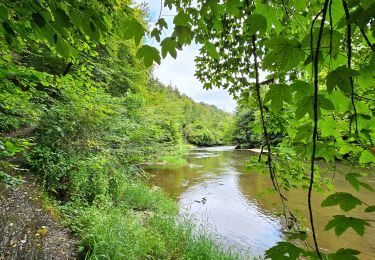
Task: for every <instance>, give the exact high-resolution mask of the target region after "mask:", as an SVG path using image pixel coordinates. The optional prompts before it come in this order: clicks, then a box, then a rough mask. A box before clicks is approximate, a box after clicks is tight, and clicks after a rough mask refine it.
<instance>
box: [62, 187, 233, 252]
mask: <svg viewBox="0 0 375 260" xmlns="http://www.w3.org/2000/svg"><path fill="white" fill-rule="evenodd" d="M120 194H121V195H120V197H121V199H120V201H121V203H117V205H114V204H113V203H94V205H91V206H87V205H83V204H82V202H79V201H76V202H72V203H70V204H69V205H66V206H64V209H63V211H64V213H65V215H66V219H67V220H68V222H69V224H70V226H71V227H72V229H73V230H74V231H75V232H76V233H77V234H78V235H79V236H80V237H81V247H80V249H81V250H80V251H81V253H82V257H84V258H86V259H240V255H236V254H232V253H229V252H225V251H224V250H223V249H222V248H220V246H218V245H216V244H215V243H214V242H213V241H214V239H213V237H211V236H210V235H204V232H200V231H197V228H196V227H195V225H194V224H193V223H192V222H191V221H188V220H186V219H182V220H177V218H176V213H177V209H178V208H177V204H176V202H175V201H173V200H172V199H170V198H168V197H167V196H166V195H165V194H164V193H163V192H162V191H159V190H157V191H154V190H152V189H150V188H149V187H148V186H146V185H145V184H143V183H142V182H129V183H124V184H123V187H122V191H121V192H120Z"/></svg>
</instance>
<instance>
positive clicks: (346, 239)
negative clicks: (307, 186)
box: [147, 146, 375, 259]
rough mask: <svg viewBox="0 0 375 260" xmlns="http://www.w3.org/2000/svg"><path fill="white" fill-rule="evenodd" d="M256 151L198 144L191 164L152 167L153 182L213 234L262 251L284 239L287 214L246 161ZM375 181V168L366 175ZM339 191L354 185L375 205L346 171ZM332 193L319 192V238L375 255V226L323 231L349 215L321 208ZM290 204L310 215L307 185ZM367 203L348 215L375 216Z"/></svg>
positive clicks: (330, 248)
mask: <svg viewBox="0 0 375 260" xmlns="http://www.w3.org/2000/svg"><path fill="white" fill-rule="evenodd" d="M250 156H257V155H256V154H255V153H252V152H251V151H243V150H242V151H239V150H234V149H233V147H229V146H223V147H210V148H194V149H192V150H190V152H189V153H188V154H187V156H186V159H187V162H188V164H187V165H185V166H183V167H180V168H175V169H171V168H168V167H160V166H158V167H155V168H150V169H148V170H147V171H148V172H150V173H151V174H152V175H153V177H152V178H151V179H150V182H151V184H152V185H156V186H159V187H161V188H163V190H164V191H165V192H166V193H168V194H169V195H170V196H172V197H173V198H175V199H176V200H177V201H178V203H179V205H180V214H187V215H189V216H192V217H193V218H194V219H195V221H197V223H199V224H200V225H203V226H204V227H205V228H206V229H207V230H209V231H210V232H212V233H213V234H218V235H219V236H220V237H221V239H222V241H224V244H225V245H226V246H227V247H229V248H235V249H238V250H241V251H245V252H248V253H249V254H251V255H253V256H261V255H263V254H264V252H265V250H267V249H268V248H270V247H272V246H273V245H275V244H276V243H277V242H278V241H282V240H284V239H285V238H284V235H283V232H282V230H283V223H284V222H283V218H282V217H280V216H278V215H277V214H276V213H277V212H278V209H280V199H279V197H278V196H277V195H276V194H266V195H264V196H262V197H259V196H258V194H259V193H261V192H263V191H265V190H266V189H267V188H269V187H271V182H270V179H269V177H268V176H265V175H261V174H257V173H256V172H254V171H252V170H251V169H246V168H245V167H244V165H245V163H246V161H247V160H248V159H249V157H250ZM362 181H366V182H367V183H369V184H370V185H372V187H375V174H374V173H370V175H369V176H368V177H364V178H362ZM335 190H336V191H348V192H351V193H352V194H353V195H355V196H357V197H359V198H360V199H361V200H363V201H365V202H366V203H368V204H370V205H375V196H374V195H375V193H374V192H370V191H367V190H363V189H361V190H360V192H356V191H355V190H353V189H352V188H351V186H350V185H349V184H348V183H347V182H346V181H345V180H344V179H343V178H342V177H341V176H336V178H335ZM326 196H327V194H321V193H314V194H313V207H314V217H315V225H316V226H317V234H318V240H319V244H320V246H321V247H322V250H323V251H325V252H334V251H336V250H337V249H339V248H341V247H344V248H353V249H357V250H359V251H361V254H360V255H359V258H360V259H375V235H374V228H373V227H369V228H367V229H366V233H365V235H364V236H363V237H360V236H358V235H357V234H356V233H355V232H354V231H353V230H351V229H349V230H348V231H346V232H345V233H344V234H343V235H341V236H340V237H336V235H335V234H334V231H333V230H330V231H327V232H323V230H324V226H325V225H326V223H327V222H328V221H329V220H330V219H331V217H332V216H333V215H340V214H342V215H344V214H345V213H344V212H343V211H341V210H340V209H339V208H338V207H329V208H321V207H320V203H321V201H322V200H323V199H324V198H325V197H326ZM287 197H288V199H289V202H288V205H289V207H290V208H292V209H295V210H298V211H299V212H300V214H301V215H302V216H305V217H306V221H307V217H308V211H307V205H306V198H307V191H302V190H298V191H297V190H295V191H291V192H289V193H288V194H287ZM364 208H365V207H362V206H359V207H357V208H356V209H354V210H352V211H351V212H349V213H347V214H346V215H350V214H352V215H353V216H355V217H358V218H364V219H375V214H374V213H364Z"/></svg>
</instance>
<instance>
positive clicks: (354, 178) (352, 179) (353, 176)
mask: <svg viewBox="0 0 375 260" xmlns="http://www.w3.org/2000/svg"><path fill="white" fill-rule="evenodd" d="M359 177H362V176H361V175H360V174H358V173H354V172H350V173H348V174H347V175H346V176H345V180H346V181H347V182H349V183H350V185H352V187H353V188H354V189H355V190H356V191H359V187H360V186H362V187H363V188H365V189H367V190H369V191H374V189H373V188H372V187H371V186H370V185H369V184H367V183H365V182H361V181H359V180H358V178H359Z"/></svg>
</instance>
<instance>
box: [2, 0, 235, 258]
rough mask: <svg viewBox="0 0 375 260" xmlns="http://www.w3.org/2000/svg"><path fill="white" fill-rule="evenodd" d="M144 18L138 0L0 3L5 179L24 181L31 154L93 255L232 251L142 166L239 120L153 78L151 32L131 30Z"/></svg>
mask: <svg viewBox="0 0 375 260" xmlns="http://www.w3.org/2000/svg"><path fill="white" fill-rule="evenodd" d="M143 17H144V14H143V11H142V10H140V9H132V8H131V7H130V1H119V2H117V3H111V2H105V1H104V2H103V1H83V2H82V1H58V2H57V1H33V0H29V1H3V2H2V3H0V22H1V26H0V55H1V57H0V85H1V87H0V132H1V135H0V138H1V139H0V158H1V159H4V160H2V161H1V165H0V167H1V168H0V170H1V171H0V181H5V182H7V183H8V184H13V183H19V182H21V181H22V180H21V179H19V178H14V176H13V175H14V174H15V173H16V174H19V172H18V171H17V170H18V168H17V167H16V163H17V162H16V161H15V160H18V163H22V164H23V165H22V166H23V168H26V169H27V170H28V173H30V174H33V175H35V176H36V178H37V181H38V182H39V183H40V184H41V186H42V187H43V189H44V191H46V192H48V194H49V195H50V197H51V198H53V199H55V200H56V203H57V204H58V208H59V209H60V210H61V212H62V215H63V216H64V219H65V221H66V222H67V223H68V224H69V225H71V227H72V228H73V230H74V231H75V232H77V234H79V235H80V236H81V238H82V245H83V248H82V250H83V251H82V253H85V254H87V256H88V257H93V258H97V257H99V256H100V257H104V256H106V257H109V258H114V259H117V258H119V257H126V258H132V257H148V256H153V257H155V258H179V257H188V258H189V256H190V257H192V258H195V256H202V255H207V256H210V255H211V256H212V257H215V256H220V257H229V256H227V255H226V254H225V253H223V252H222V251H221V250H220V249H218V248H217V247H216V246H215V245H214V244H213V243H212V241H211V240H210V239H208V238H207V237H203V236H202V237H200V236H199V237H200V238H199V239H197V238H196V234H194V233H193V229H192V226H191V224H189V223H188V222H186V223H185V222H184V223H181V224H177V223H176V222H175V221H174V219H173V217H174V214H175V213H176V205H175V203H174V202H173V201H172V200H170V199H168V198H167V197H166V196H165V195H164V194H163V193H162V192H160V191H152V190H150V188H149V187H147V186H146V185H144V184H143V183H142V181H141V180H140V179H142V178H143V177H145V174H144V172H143V171H142V169H141V168H140V166H139V165H141V164H143V163H145V162H149V161H153V160H155V158H156V157H158V156H160V155H165V154H168V153H171V152H172V153H173V148H174V147H175V146H178V145H181V144H184V143H186V142H190V143H193V144H196V145H218V144H225V143H227V142H229V141H230V137H229V135H230V133H231V132H230V126H231V124H232V123H231V122H232V116H231V115H230V114H228V113H226V112H224V111H222V110H220V109H218V108H216V107H214V106H211V105H206V104H203V103H196V102H194V101H193V100H192V99H190V98H189V97H187V96H185V95H182V94H181V93H179V92H178V90H176V89H174V88H172V87H170V86H169V87H167V86H164V85H163V84H162V83H160V82H158V81H157V80H155V79H153V77H152V75H151V71H150V69H148V68H147V67H146V66H145V65H144V63H143V61H142V57H140V56H139V55H140V54H139V53H142V50H143V49H142V48H145V47H142V46H139V44H140V43H141V42H142V35H143V32H142V31H141V32H140V34H138V37H136V39H135V41H133V40H129V38H128V36H129V34H128V33H127V32H128V31H129V32H132V31H133V30H135V29H136V27H137V26H138V27H139V28H141V29H142V28H143V27H144V26H145V22H144V21H143ZM130 35H131V34H130ZM141 56H142V55H141ZM146 58H147V57H146ZM145 63H146V65H148V64H147V62H146V61H145ZM171 148H172V149H171ZM22 151H23V157H24V161H22V160H21V159H20V156H19V155H18V158H14V156H15V155H16V154H19V153H20V152H22ZM12 157H13V158H12ZM6 158H12V159H7V160H5V159H6ZM143 212H145V213H143ZM146 220H147V221H146ZM124 229H125V230H126V232H127V234H128V235H127V236H123V235H120V234H122V232H124ZM111 230H116V231H115V233H116V234H118V237H113V234H112V233H111ZM98 242H99V243H98ZM124 245H126V246H124Z"/></svg>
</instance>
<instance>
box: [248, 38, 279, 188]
mask: <svg viewBox="0 0 375 260" xmlns="http://www.w3.org/2000/svg"><path fill="white" fill-rule="evenodd" d="M251 37H252V38H251V39H252V45H253V48H252V54H253V57H254V67H255V90H256V94H257V99H258V104H259V110H260V117H261V121H262V128H263V135H264V139H265V141H266V146H267V164H268V170H269V173H270V176H271V181H272V185H273V187H274V189H275V190H276V191H277V192H279V187H278V186H277V184H276V180H275V179H276V178H275V173H274V171H273V169H272V157H271V156H272V152H271V144H270V140H269V136H268V130H267V126H266V123H265V120H264V108H263V102H262V98H261V96H260V82H259V66H258V60H257V59H258V56H257V53H256V37H255V35H252V36H251Z"/></svg>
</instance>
